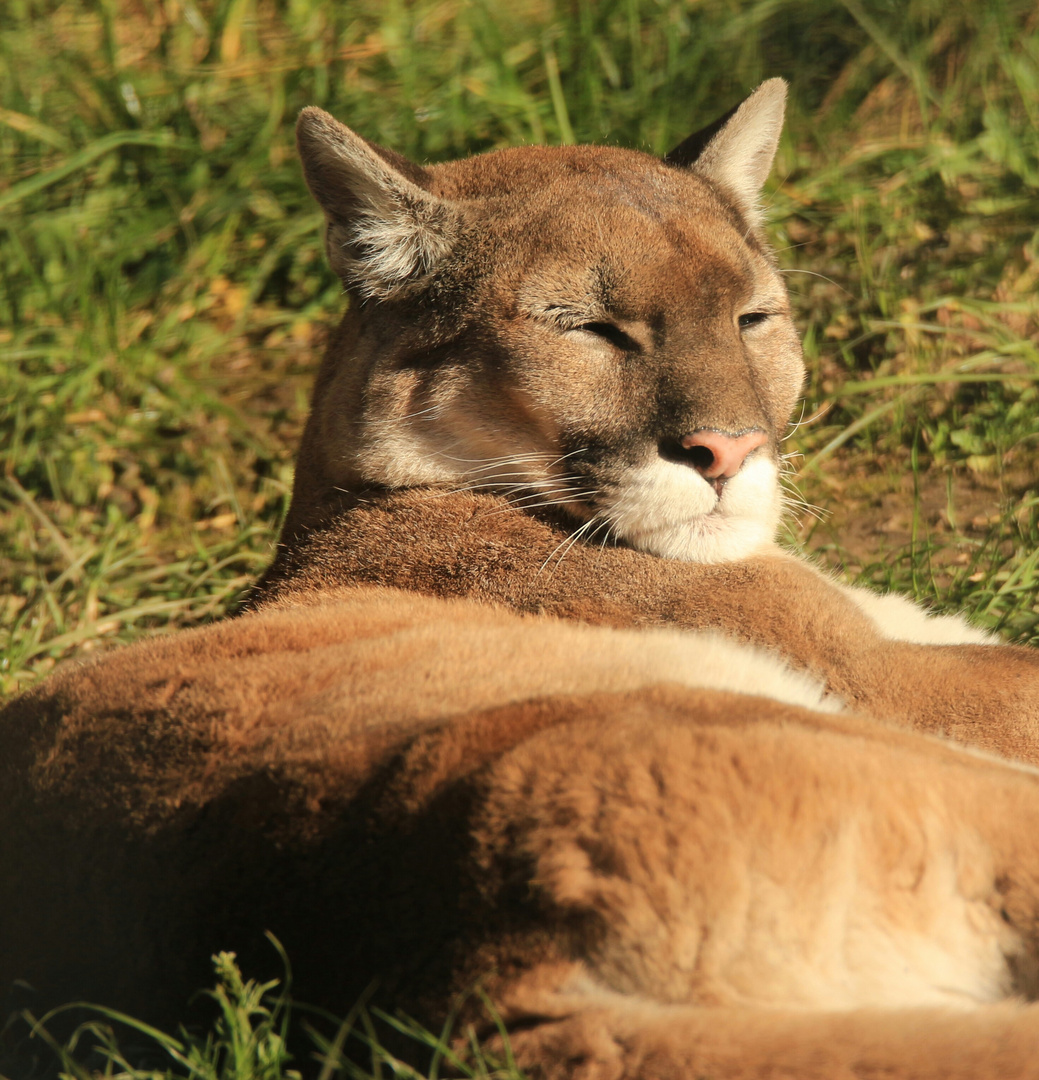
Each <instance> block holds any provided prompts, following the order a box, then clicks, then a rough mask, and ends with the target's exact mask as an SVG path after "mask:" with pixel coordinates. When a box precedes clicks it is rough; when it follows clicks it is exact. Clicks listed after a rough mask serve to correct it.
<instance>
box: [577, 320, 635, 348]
mask: <svg viewBox="0 0 1039 1080" xmlns="http://www.w3.org/2000/svg"><path fill="white" fill-rule="evenodd" d="M574 329H575V330H584V331H585V332H586V333H589V334H595V336H596V337H598V338H602V339H603V341H608V342H609V343H610V344H611V345H612V346H613V347H614V348H616V349H622V350H623V351H624V352H641V351H642V346H641V345H639V343H638V342H637V341H636V340H635V339H634V338H633V337H632V336H631V335H630V334H626V333H624V331H623V330H622V329H621V328H620V327H619V326H614V325H613V323H608V322H588V323H581V324H580V326H575V327H574Z"/></svg>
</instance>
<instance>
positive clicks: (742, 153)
mask: <svg viewBox="0 0 1039 1080" xmlns="http://www.w3.org/2000/svg"><path fill="white" fill-rule="evenodd" d="M785 105H786V83H785V82H784V81H783V80H782V79H768V80H766V81H765V82H763V83H762V84H761V85H760V86H759V87H758V88H757V90H755V91H754V93H753V94H751V95H750V97H748V98H747V99H746V100H745V101H742V102H740V104H739V105H737V106H736V108H735V109H730V110H729V112H727V113H726V114H725V115H724V116H723V117H721V118H720V119H718V120H715V121H714V123H713V124H708V125H707V127H705V128H701V130H700V131H698V132H696V133H695V134H694V135H690V136H689V138H688V139H686V140H685V141H684V142H681V143H679V144H678V146H676V147H675V148H674V150H672V151H671V153H669V154H668V155H667V156H666V157H665V158H664V161H665V162H666V163H667V164H668V165H674V166H676V167H679V168H688V169H692V170H693V172H696V173H698V174H699V175H700V176H702V177H704V179H706V180H710V181H711V183H713V184H717V186H718V187H719V188H721V189H722V191H724V192H725V193H726V194H727V195H728V196H730V197H731V198H732V199H733V200H734V201H735V203H736V205H737V206H738V207H739V209H740V210H741V211H742V213H743V215H744V217H745V218H746V219H747V222H748V224H750V225H751V226H757V225H760V224H761V218H762V214H761V210H760V207H759V206H758V196H759V194H760V192H761V186H762V184H764V182H765V180H766V179H768V174H769V172H770V171H771V169H772V162H773V160H774V159H775V156H776V149H777V147H778V146H779V136H780V133H781V132H782V130H783V112H784V108H785Z"/></svg>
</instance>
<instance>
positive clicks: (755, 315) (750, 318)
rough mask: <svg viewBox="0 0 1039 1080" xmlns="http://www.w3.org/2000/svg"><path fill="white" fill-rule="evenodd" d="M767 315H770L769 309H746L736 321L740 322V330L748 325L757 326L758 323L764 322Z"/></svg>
mask: <svg viewBox="0 0 1039 1080" xmlns="http://www.w3.org/2000/svg"><path fill="white" fill-rule="evenodd" d="M769 315H771V312H770V311H748V312H747V314H746V315H741V316H740V317H739V319H737V320H736V321H737V322H738V323H739V324H740V329H741V330H746V329H747V328H748V327H749V326H757V325H758V323H762V322H764V321H765V320H766V319H767V318H768V317H769Z"/></svg>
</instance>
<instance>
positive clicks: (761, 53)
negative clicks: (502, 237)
mask: <svg viewBox="0 0 1039 1080" xmlns="http://www.w3.org/2000/svg"><path fill="white" fill-rule="evenodd" d="M492 11H493V12H494V13H493V14H492ZM1037 21H1039V19H1037V16H1036V13H1035V10H1034V5H1032V4H1031V3H1027V2H1025V0H1002V2H999V3H992V4H984V5H978V4H974V3H971V2H970V0H954V2H951V3H949V2H945V0H941V2H940V0H909V2H908V3H903V4H898V5H895V4H891V3H887V2H884V0H871V2H866V0H844V2H843V3H834V2H830V0H825V2H824V0H809V2H804V0H768V2H766V0H714V2H712V3H705V4H695V5H694V4H689V3H680V2H678V0H602V2H598V3H592V2H591V0H572V2H570V3H568V4H565V5H564V4H562V3H555V4H554V3H552V2H550V0H525V2H524V3H520V4H516V5H511V6H510V7H509V8H508V9H507V10H502V9H501V8H500V6H498V5H493V6H492V5H491V4H490V3H489V0H471V2H468V3H463V2H461V0H412V2H409V3H404V2H403V0H395V2H394V0H390V2H387V0H353V2H351V3H349V4H339V5H329V4H326V3H324V2H323V0H292V2H291V3H277V4H276V3H274V2H273V0H205V2H203V0H136V2H134V3H118V2H116V0H65V2H61V3H58V2H57V0H10V2H9V3H7V4H6V5H5V6H4V8H3V10H2V12H0V52H2V63H0V162H2V165H0V278H2V283H0V431H2V433H3V438H2V440H0V459H2V472H3V475H2V476H0V512H2V515H3V530H2V534H0V544H2V548H0V655H2V659H0V691H2V692H5V693H11V692H14V691H17V690H18V689H20V688H23V687H25V686H27V685H28V684H30V683H31V682H32V681H33V680H35V679H37V678H39V677H40V676H41V675H43V674H45V673H46V672H47V671H48V670H50V669H51V668H52V667H53V665H54V664H55V663H56V662H57V661H59V660H60V659H62V658H64V657H66V656H68V655H70V654H71V653H73V652H76V651H82V650H85V649H91V648H96V647H100V646H107V645H110V644H112V643H115V642H119V641H127V640H130V639H132V638H134V637H138V636H140V635H142V634H149V633H154V632H156V631H161V630H165V629H168V628H171V627H180V626H186V625H191V624H195V623H198V622H201V621H205V620H208V619H212V618H216V617H219V616H220V615H222V614H224V613H225V612H227V611H228V610H229V609H230V608H232V607H233V605H234V604H235V601H236V598H237V597H239V596H240V595H241V593H242V590H243V589H244V588H245V587H246V585H247V584H248V582H249V581H250V580H252V578H253V577H254V576H255V575H256V573H257V572H258V571H259V570H260V568H261V567H262V566H263V565H264V563H265V562H266V560H267V559H268V557H269V553H270V548H271V543H272V539H273V537H274V536H275V534H276V532H277V528H278V524H279V520H280V518H281V515H282V514H283V512H284V509H285V505H286V499H287V496H288V492H289V490H290V486H291V475H292V472H291V463H292V456H293V451H294V447H295V445H296V440H297V437H298V434H299V430H300V425H301V422H302V419H303V415H304V413H305V408H306V398H307V393H308V390H309V381H310V376H311V373H312V371H313V368H314V364H315V362H316V358H317V352H318V350H319V346H320V343H321V341H322V339H323V336H324V334H325V332H326V330H327V327H328V326H329V325H330V323H331V322H332V321H333V320H334V318H335V315H336V312H337V311H338V310H339V308H340V306H341V297H340V290H339V287H338V284H337V282H335V281H334V280H333V278H332V277H331V275H330V273H329V271H328V270H327V269H326V267H325V265H324V260H323V256H322V253H321V250H320V221H319V217H318V215H317V214H316V213H315V211H314V209H313V207H312V206H311V204H310V202H309V199H308V197H307V196H306V194H305V191H304V188H303V185H302V182H301V180H300V177H299V171H298V168H297V165H296V162H295V160H294V152H293V148H292V136H291V127H292V120H293V117H294V115H295V113H296V111H297V109H298V108H299V107H301V106H302V105H304V104H307V103H317V104H320V105H322V106H324V107H325V108H327V109H329V110H331V111H332V112H334V113H336V114H337V115H339V116H340V117H342V118H344V119H345V120H347V121H348V122H350V123H351V124H352V125H354V126H355V127H357V128H358V129H359V130H361V131H362V132H364V133H366V134H368V135H370V136H373V137H375V138H378V139H379V140H381V141H382V142H384V143H386V144H387V145H390V146H393V147H395V148H396V149H398V150H402V151H404V152H405V153H408V154H410V155H412V156H414V157H416V158H418V159H420V160H436V159H441V158H448V157H453V156H457V155H460V154H464V153H468V152H472V151H479V150H483V149H487V148H489V147H493V146H498V145H502V144H508V143H517V142H527V141H547V142H558V141H569V140H571V139H575V140H579V141H590V140H599V141H609V142H616V143H621V144H626V145H635V146H640V147H644V148H646V149H648V150H652V151H655V152H661V151H664V150H666V149H667V148H669V147H670V146H671V145H673V144H674V143H676V142H677V141H679V140H680V139H681V138H682V137H684V135H685V134H687V133H688V131H689V130H690V129H691V128H693V127H695V126H697V125H698V124H700V123H701V122H703V121H705V120H707V119H710V118H712V117H713V116H714V115H716V114H717V113H718V112H719V111H720V110H722V109H724V108H727V107H728V106H729V105H730V104H731V103H732V102H733V101H735V100H738V98H739V97H740V96H741V95H742V94H743V93H745V92H746V90H747V89H748V88H750V87H752V86H753V85H754V84H755V83H756V82H757V81H758V80H760V79H761V78H763V77H765V76H768V75H774V74H782V75H785V76H787V77H788V78H789V79H790V80H791V83H792V101H791V110H790V122H789V126H788V134H787V135H786V137H785V141H784V143H783V146H782V148H781V151H780V156H779V161H778V166H777V170H776V177H777V183H776V184H775V187H774V191H773V192H772V195H771V203H772V220H773V235H774V238H775V241H776V243H777V247H778V248H779V249H780V250H781V253H782V254H781V258H782V260H783V263H784V266H785V267H786V269H787V270H788V272H789V281H790V286H791V290H792V292H793V294H794V301H795V306H796V309H797V313H798V318H799V322H800V325H801V326H802V327H803V328H804V331H805V341H806V352H807V355H808V359H809V363H810V368H811V380H810V384H809V387H808V395H807V412H806V417H807V416H809V415H813V416H817V417H818V418H817V419H815V420H814V421H813V422H811V423H806V424H805V425H804V426H802V427H800V428H799V429H798V430H797V431H796V433H795V434H794V436H793V438H792V439H791V442H790V444H789V445H790V446H791V448H792V449H794V450H795V451H796V452H798V453H800V454H801V455H803V457H801V458H800V459H796V460H797V461H798V462H799V464H798V465H797V471H798V473H799V482H800V484H801V485H802V487H803V489H804V490H805V492H806V494H807V497H808V500H809V501H810V502H811V503H815V504H820V505H822V506H824V507H836V512H835V513H833V514H832V516H830V517H824V518H823V520H822V521H821V522H819V521H816V520H815V519H813V518H811V517H808V518H807V519H806V520H805V522H803V523H800V524H796V523H795V524H793V525H792V526H791V528H790V536H789V540H790V542H791V543H794V544H798V545H802V546H806V547H808V548H810V549H813V550H816V551H818V552H819V553H820V554H821V557H823V558H824V559H826V560H828V561H829V562H831V563H832V564H833V565H836V566H838V567H841V568H843V569H844V571H845V572H846V573H847V574H848V576H850V577H851V578H865V579H866V580H869V581H872V582H874V583H876V584H877V585H879V586H882V587H885V588H899V589H905V590H908V591H910V592H912V593H914V594H915V595H918V596H920V597H923V598H925V599H927V600H929V601H930V602H932V603H934V604H936V605H937V606H940V607H962V608H965V609H967V610H969V611H971V612H973V613H974V614H975V616H976V617H977V618H978V619H979V620H980V621H981V622H983V623H984V624H986V625H989V626H992V627H994V628H997V629H999V630H1000V631H1002V632H1003V633H1004V634H1005V635H1006V636H1008V637H1009V638H1012V639H1014V640H1018V641H1033V642H1034V641H1036V640H1039V605H1037V601H1036V593H1037V586H1039V576H1037V575H1039V570H1037V566H1036V556H1035V551H1036V548H1037V547H1039V504H1037V498H1039V468H1037V461H1039V423H1037V414H1039V399H1037V393H1039V383H1037V379H1039V353H1037V347H1036V329H1037V325H1039V307H1037V301H1036V288H1035V286H1036V283H1037V281H1039V242H1037V239H1036V229H1035V222H1036V221H1037V220H1039V105H1037V102H1039V25H1037Z"/></svg>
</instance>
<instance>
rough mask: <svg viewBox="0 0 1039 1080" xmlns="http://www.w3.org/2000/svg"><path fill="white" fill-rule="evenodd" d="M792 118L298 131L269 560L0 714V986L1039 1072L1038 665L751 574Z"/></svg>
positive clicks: (772, 447) (779, 332) (797, 1064)
mask: <svg viewBox="0 0 1039 1080" xmlns="http://www.w3.org/2000/svg"><path fill="white" fill-rule="evenodd" d="M783 101H784V87H783V84H782V83H781V82H780V81H779V80H772V81H770V82H767V83H765V84H763V85H762V87H760V88H759V89H758V90H757V91H756V92H755V93H754V94H753V95H751V97H750V98H748V99H747V100H746V101H745V102H744V103H743V104H742V105H741V106H739V107H738V108H737V109H735V110H733V111H732V112H731V113H729V114H727V115H726V116H725V117H723V118H722V120H720V121H718V122H716V123H715V124H713V125H711V126H710V127H708V128H706V129H704V131H702V132H700V133H698V134H696V135H694V136H691V137H690V138H689V139H688V140H686V141H685V142H684V143H682V144H681V145H680V146H679V147H677V148H676V150H675V151H673V152H672V154H670V155H668V157H667V158H665V159H664V160H662V161H661V160H658V159H655V158H652V157H650V156H648V155H645V154H640V153H636V152H633V151H625V150H618V149H610V148H601V147H565V148H554V149H545V148H522V149H514V150H506V151H499V152H495V153H492V154H489V155H485V156H482V157H476V158H472V159H469V160H467V161H461V162H454V163H450V164H446V165H438V166H433V167H428V168H426V167H420V166H417V165H415V164H413V163H411V162H408V161H406V160H405V159H403V158H401V157H399V156H398V155H396V154H394V153H393V152H391V151H388V150H385V149H382V148H380V147H377V146H375V145H374V144H372V143H368V142H366V141H365V140H364V139H362V138H361V137H359V136H357V135H355V134H354V133H353V132H351V131H349V129H347V128H345V127H343V126H342V125H340V124H338V123H337V122H336V121H335V120H333V119H332V118H331V117H329V116H327V115H326V114H324V113H322V112H320V110H305V111H304V113H303V114H302V116H301V119H300V124H299V129H298V131H299V145H300V151H301V158H302V161H303V166H304V171H305V174H306V177H307V181H308V183H309V185H310V187H311V190H312V191H313V193H314V195H315V196H316V198H317V200H318V202H319V203H320V204H321V206H322V207H323V209H324V211H325V213H326V216H327V219H328V233H327V237H328V251H329V257H330V261H331V264H332V266H333V267H334V268H335V270H336V271H337V273H339V275H340V276H341V278H342V280H343V282H344V285H345V287H346V289H347V290H348V292H349V293H350V296H351V304H350V310H349V312H348V313H347V315H346V317H345V319H344V321H343V323H342V325H341V326H340V328H339V330H338V331H337V333H336V334H335V335H333V338H332V342H331V344H330V347H329V350H328V353H327V355H326V358H325V360H324V363H323V365H322V367H321V370H320V372H319V374H318V379H317V384H316V388H315V392H314V398H313V403H312V409H311V414H310V418H309V420H308V423H307V427H306V430H305V434H304V438H303V444H302V447H301V451H300V457H299V465H298V469H297V475H296V485H295V490H294V495H293V501H292V506H291V509H290V511H289V515H288V519H287V521H286V524H285V527H284V530H283V533H282V537H281V541H280V543H279V547H278V551H277V554H276V556H275V559H274V562H273V564H272V566H271V568H270V569H269V571H268V572H267V574H266V575H265V576H264V578H263V580H262V581H261V582H260V584H259V585H258V587H257V589H256V590H255V592H254V594H253V596H252V598H251V601H250V604H249V609H250V610H248V611H246V612H245V613H244V614H242V615H240V616H238V617H237V618H234V619H231V620H227V621H225V622H222V623H219V624H216V625H214V626H210V627H207V628H204V629H201V630H192V631H187V632H183V633H180V634H175V635H172V636H170V637H167V638H165V639H157V640H153V641H149V642H144V643H140V644H138V645H135V646H132V647H130V648H128V649H125V650H122V651H120V652H117V653H113V654H110V655H108V656H105V657H102V658H100V659H95V660H93V661H88V662H86V663H84V664H82V665H79V666H71V667H67V668H65V669H64V670H62V671H60V672H58V673H57V674H55V675H54V676H52V677H51V678H50V679H48V680H46V681H45V682H43V683H42V684H40V685H39V686H38V687H36V688H35V689H33V690H32V691H30V692H29V693H27V694H25V695H23V696H22V697H21V698H19V699H17V700H15V701H14V702H12V703H11V704H10V705H8V706H7V708H6V709H5V710H4V712H3V714H2V719H0V820H2V821H3V822H4V827H3V828H2V829H0V978H2V980H3V982H4V984H5V985H10V984H11V983H13V982H14V981H15V980H22V981H23V984H28V985H29V986H31V987H32V993H33V994H35V995H36V997H35V998H34V999H33V1000H34V1004H35V1005H36V1007H37V1008H41V1007H42V1006H43V1005H45V1004H55V1003H58V1002H60V1001H62V1000H68V999H72V998H79V999H84V998H85V999H92V1000H96V1001H99V1002H100V1003H102V1004H105V1005H108V1006H112V1007H117V1008H123V1009H126V1010H128V1011H131V1012H133V1013H135V1014H136V1015H140V1016H142V1017H143V1018H144V1019H148V1020H153V1021H163V1020H165V1021H167V1022H168V1021H169V1020H170V1019H171V1018H173V1017H176V1016H177V1014H178V1012H179V1010H180V1009H181V1007H182V1005H183V1002H184V1001H185V999H186V998H187V996H188V994H189V993H190V991H191V990H192V989H194V988H197V987H198V986H199V985H202V984H204V983H205V981H206V978H207V969H206V965H207V958H208V954H209V953H210V952H212V951H215V950H217V949H227V948H233V949H236V950H237V951H238V952H239V953H240V956H241V958H242V959H243V962H244V963H245V964H246V965H247V970H255V968H254V967H249V966H250V965H257V964H261V962H262V961H261V959H260V957H262V934H263V932H264V931H272V932H274V933H275V934H276V935H277V936H278V937H279V939H280V940H281V941H282V942H283V943H284V945H285V946H286V948H287V950H288V953H289V955H290V956H291V958H292V960H293V965H294V972H295V978H296V986H295V992H296V994H297V996H298V997H299V998H300V999H302V1000H305V1001H311V1002H313V1003H315V1004H319V1005H322V1006H324V1007H326V1008H331V1009H333V1010H336V1011H338V1012H340V1013H345V1012H346V1011H347V1010H349V1009H350V1007H351V1006H352V1005H353V1003H354V1002H355V1000H356V999H357V997H358V996H359V995H360V994H362V992H364V991H365V989H366V988H369V987H371V986H372V985H373V979H374V980H376V981H377V985H376V989H375V990H374V991H372V992H373V993H374V995H375V1000H376V1001H377V1002H378V1003H379V1004H381V1005H383V1006H384V1007H390V1008H393V1007H396V1008H401V1009H404V1010H405V1011H407V1012H409V1013H410V1014H411V1015H414V1016H416V1017H417V1018H419V1019H420V1020H422V1021H423V1022H424V1023H426V1024H427V1025H432V1026H434V1027H436V1026H439V1025H441V1024H443V1023H444V1021H445V1019H446V1018H447V1017H449V1016H451V1015H454V1016H455V1017H456V1018H457V1019H458V1020H459V1022H461V1023H462V1024H465V1023H471V1024H473V1025H474V1026H475V1030H476V1032H477V1034H478V1035H480V1036H481V1037H482V1038H484V1039H485V1040H486V1041H487V1042H488V1043H489V1045H490V1046H491V1047H492V1049H493V1048H494V1046H495V1045H496V1044H497V1046H498V1049H499V1051H501V1052H502V1053H504V1047H502V1046H501V1045H500V1043H501V1040H502V1039H503V1038H506V1037H507V1038H508V1040H509V1043H510V1047H511V1051H510V1052H511V1053H512V1054H513V1055H514V1056H515V1058H516V1060H517V1063H518V1064H519V1065H520V1067H521V1068H523V1069H524V1070H526V1071H527V1072H528V1073H529V1074H530V1075H532V1076H536V1077H545V1078H546V1080H547V1078H556V1077H559V1078H567V1080H570V1078H572V1080H578V1078H580V1080H584V1078H589V1080H592V1078H595V1080H598V1078H600V1077H601V1078H602V1080H635V1078H640V1080H657V1078H659V1080H669V1078H672V1077H674V1076H676V1075H682V1076H689V1077H695V1076H711V1077H718V1078H730V1080H735V1078H743V1077H747V1078H750V1077H755V1078H760V1077H781V1076H797V1077H799V1078H819V1080H822V1078H837V1077H841V1078H843V1077H853V1076H861V1077H866V1076H877V1075H884V1076H890V1077H896V1078H899V1080H910V1078H924V1077H928V1078H934V1080H939V1078H941V1080H948V1078H955V1077H963V1078H966V1077H971V1078H976V1077H979V1076H992V1077H1026V1076H1028V1077H1031V1076H1039V1054H1037V1048H1039V1005H1036V1004H1033V1003H1032V1002H1033V1001H1034V999H1035V997H1036V988H1037V975H1036V972H1037V964H1036V959H1037V954H1039V839H1037V837H1039V828H1037V826H1039V775H1037V771H1036V768H1035V766H1036V765H1037V764H1039V742H1037V739H1039V664H1037V662H1036V656H1035V653H1034V652H1032V651H1029V650H1026V649H1015V648H1011V647H1007V646H1003V645H999V644H995V643H993V642H992V641H991V640H990V639H989V638H988V637H987V636H986V635H984V634H981V633H979V632H978V631H976V630H972V629H971V628H970V627H968V626H967V625H966V623H964V622H962V621H961V620H958V619H944V620H942V619H939V620H936V619H929V618H928V617H926V615H925V614H924V613H923V612H922V611H921V610H920V609H918V608H916V607H915V606H913V605H911V604H909V603H908V602H907V601H904V600H899V599H896V598H877V597H874V596H872V594H868V593H863V592H861V591H859V590H854V589H849V588H847V587H845V586H841V585H838V584H837V583H835V582H834V581H832V580H831V579H830V578H829V577H827V576H826V575H825V574H822V573H821V572H819V571H818V570H816V569H815V568H814V567H813V566H812V565H810V564H809V563H808V562H806V561H805V560H804V559H801V558H798V557H796V556H794V555H791V554H789V553H786V552H783V551H782V550H780V549H779V548H778V547H777V546H776V545H775V542H774V535H775V531H776V527H777V522H778V519H779V515H780V513H781V511H782V506H783V498H782V494H781V488H780V483H779V480H780V470H781V452H780V448H781V440H782V437H783V434H784V431H785V428H786V425H787V423H788V421H789V417H790V414H791V410H792V409H793V407H794V403H795V401H796V399H797V396H798V393H799V390H800V385H801V380H802V375H803V369H802V361H801V354H800V349H799V346H798V342H797V335H796V333H795V331H794V328H793V325H792V323H791V320H790V316H789V310H788V304H787V298H786V293H785V289H784V287H783V284H782V278H781V275H780V274H779V272H778V270H777V267H776V264H775V260H774V257H773V256H772V254H771V253H770V251H769V249H768V245H767V242H766V239H765V236H764V234H763V232H762V229H761V213H760V210H759V207H758V193H759V191H760V188H761V185H762V183H763V182H764V180H765V177H766V175H767V173H768V171H769V168H770V167H771V162H772V158H773V154H774V152H775V148H776V144H777V140H778V138H779V132H780V127H781V121H782V112H783ZM486 1002H490V1003H491V1005H492V1006H493V1010H494V1013H493V1015H491V1014H490V1013H488V1011H487V1009H486V1007H485V1003H486ZM395 1049H397V1050H398V1051H399V1052H406V1050H407V1048H406V1047H405V1046H403V1045H401V1046H398V1047H395ZM410 1052H411V1053H412V1054H413V1055H417V1053H418V1052H417V1051H416V1049H415V1047H414V1046H412V1047H411V1050H410ZM419 1056H420V1055H419Z"/></svg>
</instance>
